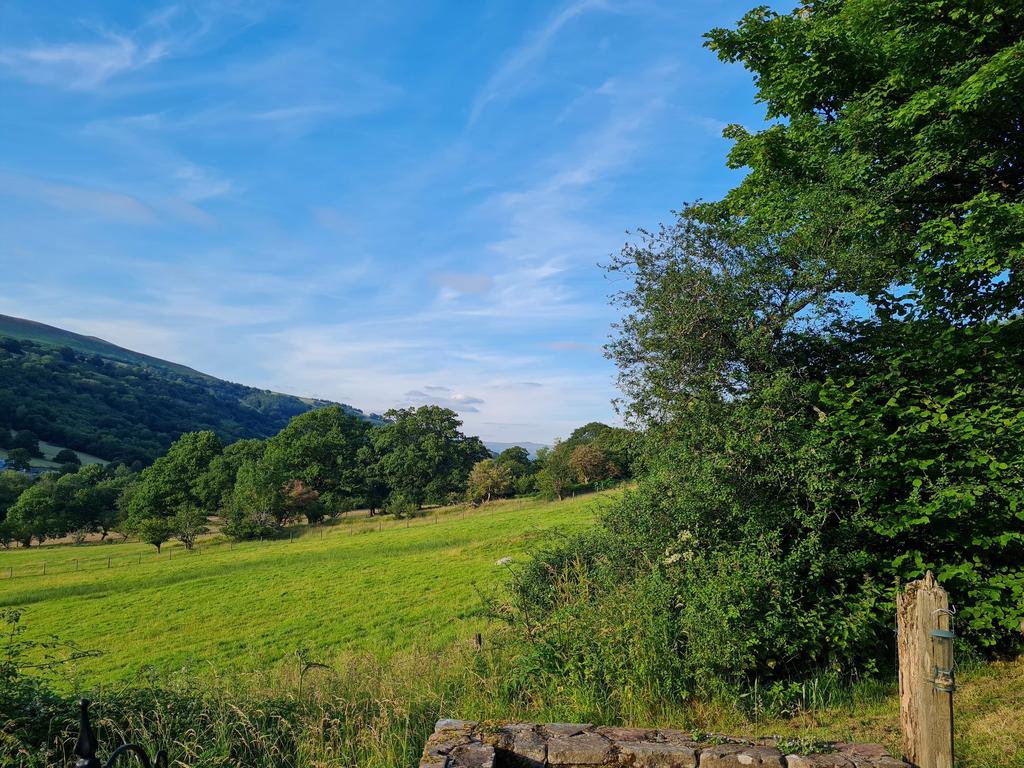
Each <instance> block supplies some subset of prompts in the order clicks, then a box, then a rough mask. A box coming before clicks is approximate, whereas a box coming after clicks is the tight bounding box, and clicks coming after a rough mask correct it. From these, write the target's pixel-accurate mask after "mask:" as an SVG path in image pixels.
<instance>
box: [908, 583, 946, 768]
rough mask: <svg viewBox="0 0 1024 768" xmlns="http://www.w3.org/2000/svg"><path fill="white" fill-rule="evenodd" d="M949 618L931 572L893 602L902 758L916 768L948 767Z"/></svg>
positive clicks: (944, 597)
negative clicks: (894, 606)
mask: <svg viewBox="0 0 1024 768" xmlns="http://www.w3.org/2000/svg"><path fill="white" fill-rule="evenodd" d="M952 629H953V627H952V614H951V612H950V610H949V596H948V595H947V594H946V590H944V589H943V588H942V587H941V586H939V583H938V582H937V581H936V580H935V576H934V575H933V574H932V572H931V571H928V573H927V574H926V575H925V577H924V578H923V579H919V580H918V581H912V582H910V583H909V584H907V585H906V587H905V588H904V590H903V592H902V594H900V595H898V596H897V598H896V633H897V635H896V646H897V648H898V650H899V667H900V730H901V731H902V733H903V756H904V758H905V759H906V760H907V761H908V762H909V763H911V764H912V765H914V766H917V767H918V768H952V767H953V687H954V686H953V672H952V644H953V640H952Z"/></svg>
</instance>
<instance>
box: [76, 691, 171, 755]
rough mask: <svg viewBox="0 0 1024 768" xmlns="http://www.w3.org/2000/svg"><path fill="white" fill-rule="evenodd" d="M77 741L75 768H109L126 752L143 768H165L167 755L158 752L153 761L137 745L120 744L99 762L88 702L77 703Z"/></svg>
mask: <svg viewBox="0 0 1024 768" xmlns="http://www.w3.org/2000/svg"><path fill="white" fill-rule="evenodd" d="M78 708H79V716H78V741H76V742H75V754H76V755H78V760H76V761H75V768H110V767H111V766H112V765H113V764H114V761H115V760H117V758H119V757H120V756H121V755H123V754H125V753H127V752H133V753H134V754H135V755H136V757H138V758H139V762H141V763H142V765H143V766H144V768H167V753H166V752H165V751H164V750H162V749H161V750H160V751H159V752H157V753H156V757H155V758H154V759H153V760H150V759H149V755H148V754H147V753H146V750H144V749H143V748H142V747H140V746H139V745H138V744H122V745H121V746H120V747H118V748H117V749H115V750H114V751H113V752H111V753H110V757H108V758H107V762H105V763H103V762H100V759H99V758H98V757H96V750H97V749H98V748H99V745H98V744H97V743H96V734H94V733H93V732H92V725H91V724H90V723H89V700H88V699H82V700H81V701H79V702H78Z"/></svg>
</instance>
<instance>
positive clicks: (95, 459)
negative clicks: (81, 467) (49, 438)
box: [0, 440, 107, 469]
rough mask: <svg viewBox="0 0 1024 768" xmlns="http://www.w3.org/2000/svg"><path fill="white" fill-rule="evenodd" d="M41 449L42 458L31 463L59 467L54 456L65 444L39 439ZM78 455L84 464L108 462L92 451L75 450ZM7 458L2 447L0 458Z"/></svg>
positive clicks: (39, 465) (49, 467)
mask: <svg viewBox="0 0 1024 768" xmlns="http://www.w3.org/2000/svg"><path fill="white" fill-rule="evenodd" d="M39 450H40V451H41V452H42V454H43V458H41V459H32V460H31V461H30V462H29V463H30V464H31V465H32V466H33V467H45V468H47V469H57V468H58V467H59V466H60V464H58V463H57V462H55V461H54V460H53V457H54V456H56V455H57V454H58V453H60V452H61V451H62V450H64V446H63V445H54V444H53V443H47V442H46V441H45V440H40V441H39ZM75 453H76V454H77V455H78V460H79V461H80V462H82V464H104V465H105V464H107V462H106V461H104V460H103V459H101V458H100V457H99V456H93V455H92V454H91V453H85V452H83V451H75ZM6 458H7V451H6V450H4V449H3V448H0V459H6Z"/></svg>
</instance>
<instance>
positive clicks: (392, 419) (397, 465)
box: [371, 405, 490, 507]
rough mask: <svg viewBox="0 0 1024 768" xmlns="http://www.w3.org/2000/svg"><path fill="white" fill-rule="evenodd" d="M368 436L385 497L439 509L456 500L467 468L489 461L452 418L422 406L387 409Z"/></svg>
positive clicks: (444, 410)
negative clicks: (386, 491)
mask: <svg viewBox="0 0 1024 768" xmlns="http://www.w3.org/2000/svg"><path fill="white" fill-rule="evenodd" d="M384 418H385V419H386V420H387V423H386V424H384V425H383V426H380V427H377V428H376V429H374V430H373V432H372V433H371V439H372V441H373V445H374V448H375V450H376V452H377V454H378V455H379V456H380V468H381V474H382V475H383V477H384V479H385V481H386V482H387V484H388V487H389V488H390V490H391V493H392V494H393V495H396V496H400V497H401V498H403V499H405V500H407V501H410V502H412V503H414V504H415V505H416V506H417V507H419V506H422V505H423V504H424V503H431V504H441V503H445V502H447V501H449V500H450V499H452V498H454V497H457V496H458V495H460V494H461V493H462V491H463V489H464V488H465V486H466V478H467V476H468V475H469V471H470V469H471V468H472V467H473V465H474V464H475V463H476V462H478V461H480V460H482V459H486V458H489V457H490V451H488V450H487V448H486V447H485V446H484V444H483V443H482V442H480V439H479V438H476V437H467V436H466V435H464V434H463V433H462V431H461V429H460V428H461V427H462V422H461V421H460V420H459V417H458V415H457V414H456V413H455V412H454V411H451V410H449V409H447V408H441V407H440V406H436V405H425V406H422V407H420V408H403V409H398V410H391V411H388V412H387V413H386V414H384Z"/></svg>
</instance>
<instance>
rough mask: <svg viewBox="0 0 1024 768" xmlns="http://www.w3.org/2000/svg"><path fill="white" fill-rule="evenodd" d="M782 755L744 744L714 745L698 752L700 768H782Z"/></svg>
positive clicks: (766, 748) (765, 748)
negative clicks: (745, 767)
mask: <svg viewBox="0 0 1024 768" xmlns="http://www.w3.org/2000/svg"><path fill="white" fill-rule="evenodd" d="M784 765H785V763H783V761H782V753H781V752H779V750H777V749H775V748H774V747H760V746H752V745H746V744H716V745H713V746H709V747H706V748H704V749H702V750H701V752H700V767H701V768H741V767H742V766H772V767H773V768H783V766H784Z"/></svg>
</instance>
